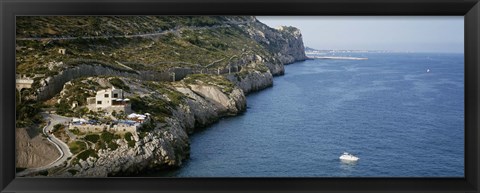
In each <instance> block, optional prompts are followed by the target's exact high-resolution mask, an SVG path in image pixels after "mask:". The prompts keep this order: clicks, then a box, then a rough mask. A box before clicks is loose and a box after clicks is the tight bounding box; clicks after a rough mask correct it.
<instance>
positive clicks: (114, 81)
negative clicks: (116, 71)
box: [109, 77, 130, 92]
mask: <svg viewBox="0 0 480 193" xmlns="http://www.w3.org/2000/svg"><path fill="white" fill-rule="evenodd" d="M109 82H110V84H112V85H113V86H114V87H117V88H120V89H122V90H124V91H127V92H129V91H130V87H128V86H127V85H126V84H125V82H123V80H121V79H120V78H117V77H115V78H112V79H110V80H109Z"/></svg>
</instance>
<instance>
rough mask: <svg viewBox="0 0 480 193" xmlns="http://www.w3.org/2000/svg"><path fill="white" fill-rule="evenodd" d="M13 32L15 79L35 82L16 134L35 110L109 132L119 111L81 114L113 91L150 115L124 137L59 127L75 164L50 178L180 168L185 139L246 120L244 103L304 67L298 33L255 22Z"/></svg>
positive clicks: (64, 23) (42, 22)
mask: <svg viewBox="0 0 480 193" xmlns="http://www.w3.org/2000/svg"><path fill="white" fill-rule="evenodd" d="M16 32H17V41H16V43H17V45H16V53H17V54H16V62H17V64H16V65H17V73H18V74H19V75H21V76H22V77H25V78H27V79H33V80H34V83H33V84H32V88H30V89H25V90H23V91H22V100H21V101H22V103H18V104H17V119H18V120H17V126H19V127H23V126H31V125H32V124H33V125H35V124H39V123H40V122H41V119H40V117H39V112H40V108H51V109H54V110H55V111H56V113H57V114H59V115H63V116H66V117H82V118H85V119H94V120H99V121H104V122H105V124H107V123H108V124H112V120H115V119H119V120H120V119H121V117H125V116H126V114H123V113H125V112H115V113H111V114H108V113H107V114H105V112H94V111H92V110H88V109H87V108H86V105H87V98H88V97H93V96H95V93H96V92H97V91H98V90H101V89H107V88H112V87H116V88H120V89H122V90H123V91H125V97H127V98H129V99H130V100H131V109H132V110H133V111H135V112H137V113H148V114H151V121H150V122H149V124H146V125H144V126H143V127H142V128H140V129H139V130H137V131H136V132H134V133H130V134H118V133H110V132H103V133H102V134H98V135H97V134H91V133H88V132H86V133H85V132H79V131H76V132H75V134H71V133H69V132H70V131H67V130H66V129H63V130H62V129H61V127H60V126H59V127H58V128H57V129H56V130H55V132H54V134H53V135H55V136H56V137H60V138H61V139H62V141H63V142H64V143H65V144H67V145H68V146H69V148H70V150H71V152H72V154H73V156H72V157H71V158H69V159H68V161H66V162H65V163H62V164H61V167H60V166H59V167H55V168H51V169H49V170H48V172H47V175H50V176H71V175H74V176H110V175H120V176H122V175H129V174H136V173H139V172H141V171H143V170H145V169H164V168H171V167H179V166H180V165H181V164H182V161H183V160H185V159H188V155H189V142H188V141H189V139H188V134H192V133H194V131H195V130H196V129H199V128H204V127H206V126H208V125H210V124H212V123H214V122H215V121H217V120H218V119H220V118H221V117H224V116H234V115H237V114H239V113H241V112H243V111H245V109H246V99H245V95H246V94H248V93H249V92H253V91H257V90H261V89H263V88H266V87H268V86H271V85H272V84H273V76H275V75H282V74H283V73H284V67H283V65H285V64H289V63H293V62H295V61H300V60H305V59H306V56H305V53H304V46H303V42H302V36H301V33H300V31H299V30H298V29H296V28H294V27H281V28H279V29H273V28H270V27H268V26H266V25H264V24H262V23H261V22H259V21H258V20H256V19H255V17H243V16H242V17H223V16H211V17H210V16H192V17H190V16H181V17H177V16H175V17H167V16H156V17H150V16H119V17H113V16H101V17H96V16H75V17H70V16H61V17H60V16H48V17H43V16H42V17H30V16H22V17H17V29H16ZM17 97H19V96H18V93H17ZM103 116H105V117H103ZM83 144H85V145H83ZM44 174H45V172H43V173H42V175H44ZM33 175H35V174H33Z"/></svg>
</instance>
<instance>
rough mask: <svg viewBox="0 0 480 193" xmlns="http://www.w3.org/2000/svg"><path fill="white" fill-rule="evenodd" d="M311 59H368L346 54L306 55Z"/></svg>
mask: <svg viewBox="0 0 480 193" xmlns="http://www.w3.org/2000/svg"><path fill="white" fill-rule="evenodd" d="M308 57H309V58H311V59H328V60H368V58H360V57H347V56H308Z"/></svg>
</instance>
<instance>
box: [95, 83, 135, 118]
mask: <svg viewBox="0 0 480 193" xmlns="http://www.w3.org/2000/svg"><path fill="white" fill-rule="evenodd" d="M87 107H88V109H90V110H92V111H100V110H103V111H106V112H110V113H111V112H113V111H116V112H120V111H123V112H124V113H130V112H131V106H130V99H128V98H125V93H124V92H123V90H122V89H116V88H115V87H112V88H109V89H105V90H100V91H97V95H96V96H95V97H89V98H87Z"/></svg>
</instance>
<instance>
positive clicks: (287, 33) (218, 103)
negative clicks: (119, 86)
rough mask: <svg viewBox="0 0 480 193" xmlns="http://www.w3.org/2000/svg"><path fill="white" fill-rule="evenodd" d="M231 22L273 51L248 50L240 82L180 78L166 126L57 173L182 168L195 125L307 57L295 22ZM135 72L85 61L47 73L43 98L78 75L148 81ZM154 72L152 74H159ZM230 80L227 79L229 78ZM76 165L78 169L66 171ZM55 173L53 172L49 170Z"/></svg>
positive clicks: (231, 110)
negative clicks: (179, 98)
mask: <svg viewBox="0 0 480 193" xmlns="http://www.w3.org/2000/svg"><path fill="white" fill-rule="evenodd" d="M236 19H237V20H239V21H237V20H232V21H230V22H231V23H232V24H235V25H237V23H238V22H241V24H238V26H239V27H240V28H242V29H244V30H245V32H246V33H247V34H249V36H250V37H251V38H252V39H254V40H255V41H257V42H258V43H259V44H261V45H262V46H264V47H266V48H267V49H268V50H269V53H246V54H245V55H243V56H242V57H241V58H240V59H239V60H238V61H239V64H243V65H242V66H241V70H240V72H237V73H232V74H225V75H222V76H220V77H222V78H223V79H225V78H226V79H228V81H230V82H231V83H233V84H234V85H235V86H233V88H230V87H229V89H227V90H225V88H222V87H219V85H215V84H209V83H208V82H202V83H197V82H194V83H192V82H187V81H183V80H182V81H175V82H174V83H172V85H173V89H174V90H176V91H178V92H179V93H181V95H183V96H182V101H183V102H182V104H179V105H178V106H175V107H173V108H172V109H171V110H172V114H171V115H169V117H166V118H165V122H166V123H163V124H162V125H160V124H157V127H156V129H154V130H153V131H151V132H147V134H144V135H142V136H140V135H139V134H134V135H133V139H134V140H135V145H134V147H129V146H128V143H127V141H126V140H125V139H121V140H118V141H116V143H117V144H118V145H119V147H118V148H117V149H115V150H111V149H107V150H105V149H102V150H99V151H98V152H97V154H98V158H92V157H90V158H88V159H87V160H81V161H79V162H78V164H75V165H70V166H68V167H67V169H64V170H62V171H63V172H59V173H55V174H52V175H55V176H72V175H74V176H95V177H104V176H116V175H126V176H128V175H135V174H137V173H141V172H142V171H145V170H150V169H164V168H171V167H178V166H181V165H182V161H183V160H185V159H187V158H188V157H189V152H190V142H189V137H188V134H191V133H194V132H195V129H199V128H203V127H206V126H208V125H210V124H212V123H214V122H216V121H218V120H219V119H220V118H221V117H224V116H233V115H237V114H239V113H241V112H243V111H245V109H246V105H247V104H246V103H247V100H246V97H245V95H246V94H248V93H250V92H254V91H259V90H262V89H264V88H267V87H270V86H272V85H273V76H275V75H282V74H283V73H284V65H285V64H289V63H293V62H295V61H301V60H305V59H306V56H305V53H304V45H303V40H302V35H301V33H300V31H299V30H298V29H296V28H293V27H281V28H278V29H273V28H270V27H268V26H266V25H264V24H262V23H260V22H259V21H257V20H256V19H255V17H244V18H243V19H239V18H236ZM145 74H148V73H147V72H142V73H140V74H137V73H132V72H120V71H115V70H112V69H109V68H105V67H101V66H91V65H80V66H78V67H75V68H71V69H69V70H66V71H63V72H60V73H59V74H58V75H56V76H54V77H52V78H47V79H45V81H44V84H43V85H42V88H41V89H40V90H39V91H38V93H39V97H40V98H42V97H43V98H48V97H51V96H52V95H53V94H56V93H58V92H60V90H61V89H62V88H63V84H65V83H66V82H68V81H70V80H72V79H74V78H78V77H88V76H97V75H112V76H122V77H129V78H134V79H140V80H144V79H145V77H147V76H143V75H145ZM155 76H156V75H151V76H148V77H155ZM225 81H226V82H228V81H227V80H225ZM69 170H75V171H77V172H73V173H72V172H67V171H69ZM49 175H50V174H49Z"/></svg>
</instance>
